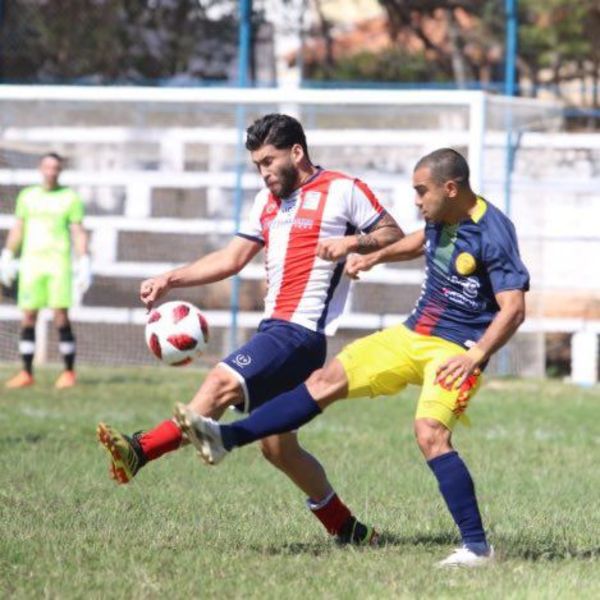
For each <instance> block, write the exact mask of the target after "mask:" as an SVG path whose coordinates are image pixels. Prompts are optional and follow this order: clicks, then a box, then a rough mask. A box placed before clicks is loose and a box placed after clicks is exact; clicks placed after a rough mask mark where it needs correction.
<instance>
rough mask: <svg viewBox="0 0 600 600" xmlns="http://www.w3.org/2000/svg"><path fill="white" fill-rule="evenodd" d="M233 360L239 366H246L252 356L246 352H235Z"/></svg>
mask: <svg viewBox="0 0 600 600" xmlns="http://www.w3.org/2000/svg"><path fill="white" fill-rule="evenodd" d="M233 362H234V363H235V364H236V365H237V366H238V367H240V368H242V369H243V368H244V367H247V366H248V365H249V364H250V363H251V362H252V357H251V356H249V355H248V354H236V355H235V358H234V359H233Z"/></svg>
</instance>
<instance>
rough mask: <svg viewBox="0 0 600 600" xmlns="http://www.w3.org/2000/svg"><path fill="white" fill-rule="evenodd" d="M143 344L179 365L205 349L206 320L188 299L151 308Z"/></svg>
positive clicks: (169, 362) (155, 353) (157, 355)
mask: <svg viewBox="0 0 600 600" xmlns="http://www.w3.org/2000/svg"><path fill="white" fill-rule="evenodd" d="M145 333H146V344H148V348H150V352H152V354H154V356H156V357H157V358H158V359H160V360H162V361H163V362H165V363H167V364H169V365H173V366H182V365H187V364H189V363H191V362H192V360H193V359H194V358H195V357H197V356H199V355H200V354H202V353H203V352H204V351H205V350H206V344H207V343H208V323H207V321H206V319H205V318H204V316H203V314H202V313H201V312H200V311H199V310H198V309H197V308H196V307H195V306H194V305H193V304H190V303H189V302H182V301H180V300H175V301H172V302H165V303H164V304H161V305H160V306H159V307H158V308H154V309H152V311H151V312H150V314H149V315H148V321H147V322H146V332H145Z"/></svg>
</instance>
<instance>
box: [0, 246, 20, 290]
mask: <svg viewBox="0 0 600 600" xmlns="http://www.w3.org/2000/svg"><path fill="white" fill-rule="evenodd" d="M18 271H19V264H18V262H17V261H16V260H15V255H14V254H13V251H12V250H9V249H8V248H4V250H2V253H1V254H0V283H2V285H4V286H6V287H10V286H11V285H12V283H13V281H14V280H15V278H16V276H17V273H18Z"/></svg>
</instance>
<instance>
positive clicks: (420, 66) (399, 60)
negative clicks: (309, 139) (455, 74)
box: [305, 48, 449, 83]
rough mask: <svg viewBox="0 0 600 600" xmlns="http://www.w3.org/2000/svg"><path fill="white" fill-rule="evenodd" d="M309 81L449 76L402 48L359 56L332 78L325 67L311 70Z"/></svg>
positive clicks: (344, 60) (337, 65) (413, 79)
mask: <svg viewBox="0 0 600 600" xmlns="http://www.w3.org/2000/svg"><path fill="white" fill-rule="evenodd" d="M305 76H306V77H307V78H308V79H315V80H328V79H334V80H336V81H381V82H396V83H398V82H401V83H404V82H418V81H448V80H449V78H448V77H447V75H446V74H445V73H444V72H442V71H441V70H440V69H438V68H436V65H435V64H433V65H432V64H431V63H430V62H428V61H427V60H426V59H425V56H424V54H423V53H416V54H410V53H408V52H406V51H404V50H402V49H401V48H389V49H387V50H384V51H383V52H381V53H377V54H376V53H373V52H358V53H356V54H354V55H353V56H349V57H346V58H342V59H340V60H338V61H337V62H336V63H335V70H334V73H333V74H331V73H330V72H329V71H328V70H327V69H326V68H325V67H323V65H321V64H313V65H311V66H309V68H308V69H307V72H306V73H305Z"/></svg>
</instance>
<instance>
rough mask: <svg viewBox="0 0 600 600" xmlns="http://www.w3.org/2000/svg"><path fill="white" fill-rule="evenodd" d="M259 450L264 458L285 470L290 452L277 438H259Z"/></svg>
mask: <svg viewBox="0 0 600 600" xmlns="http://www.w3.org/2000/svg"><path fill="white" fill-rule="evenodd" d="M260 450H261V452H262V455H263V456H264V458H265V459H266V460H268V461H269V462H270V463H271V464H272V465H273V466H275V467H277V468H278V469H281V470H285V468H286V466H287V464H288V463H289V460H290V452H289V449H288V448H286V447H285V445H282V444H281V443H280V441H279V440H278V439H276V438H275V439H273V438H266V439H263V440H261V442H260Z"/></svg>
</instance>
